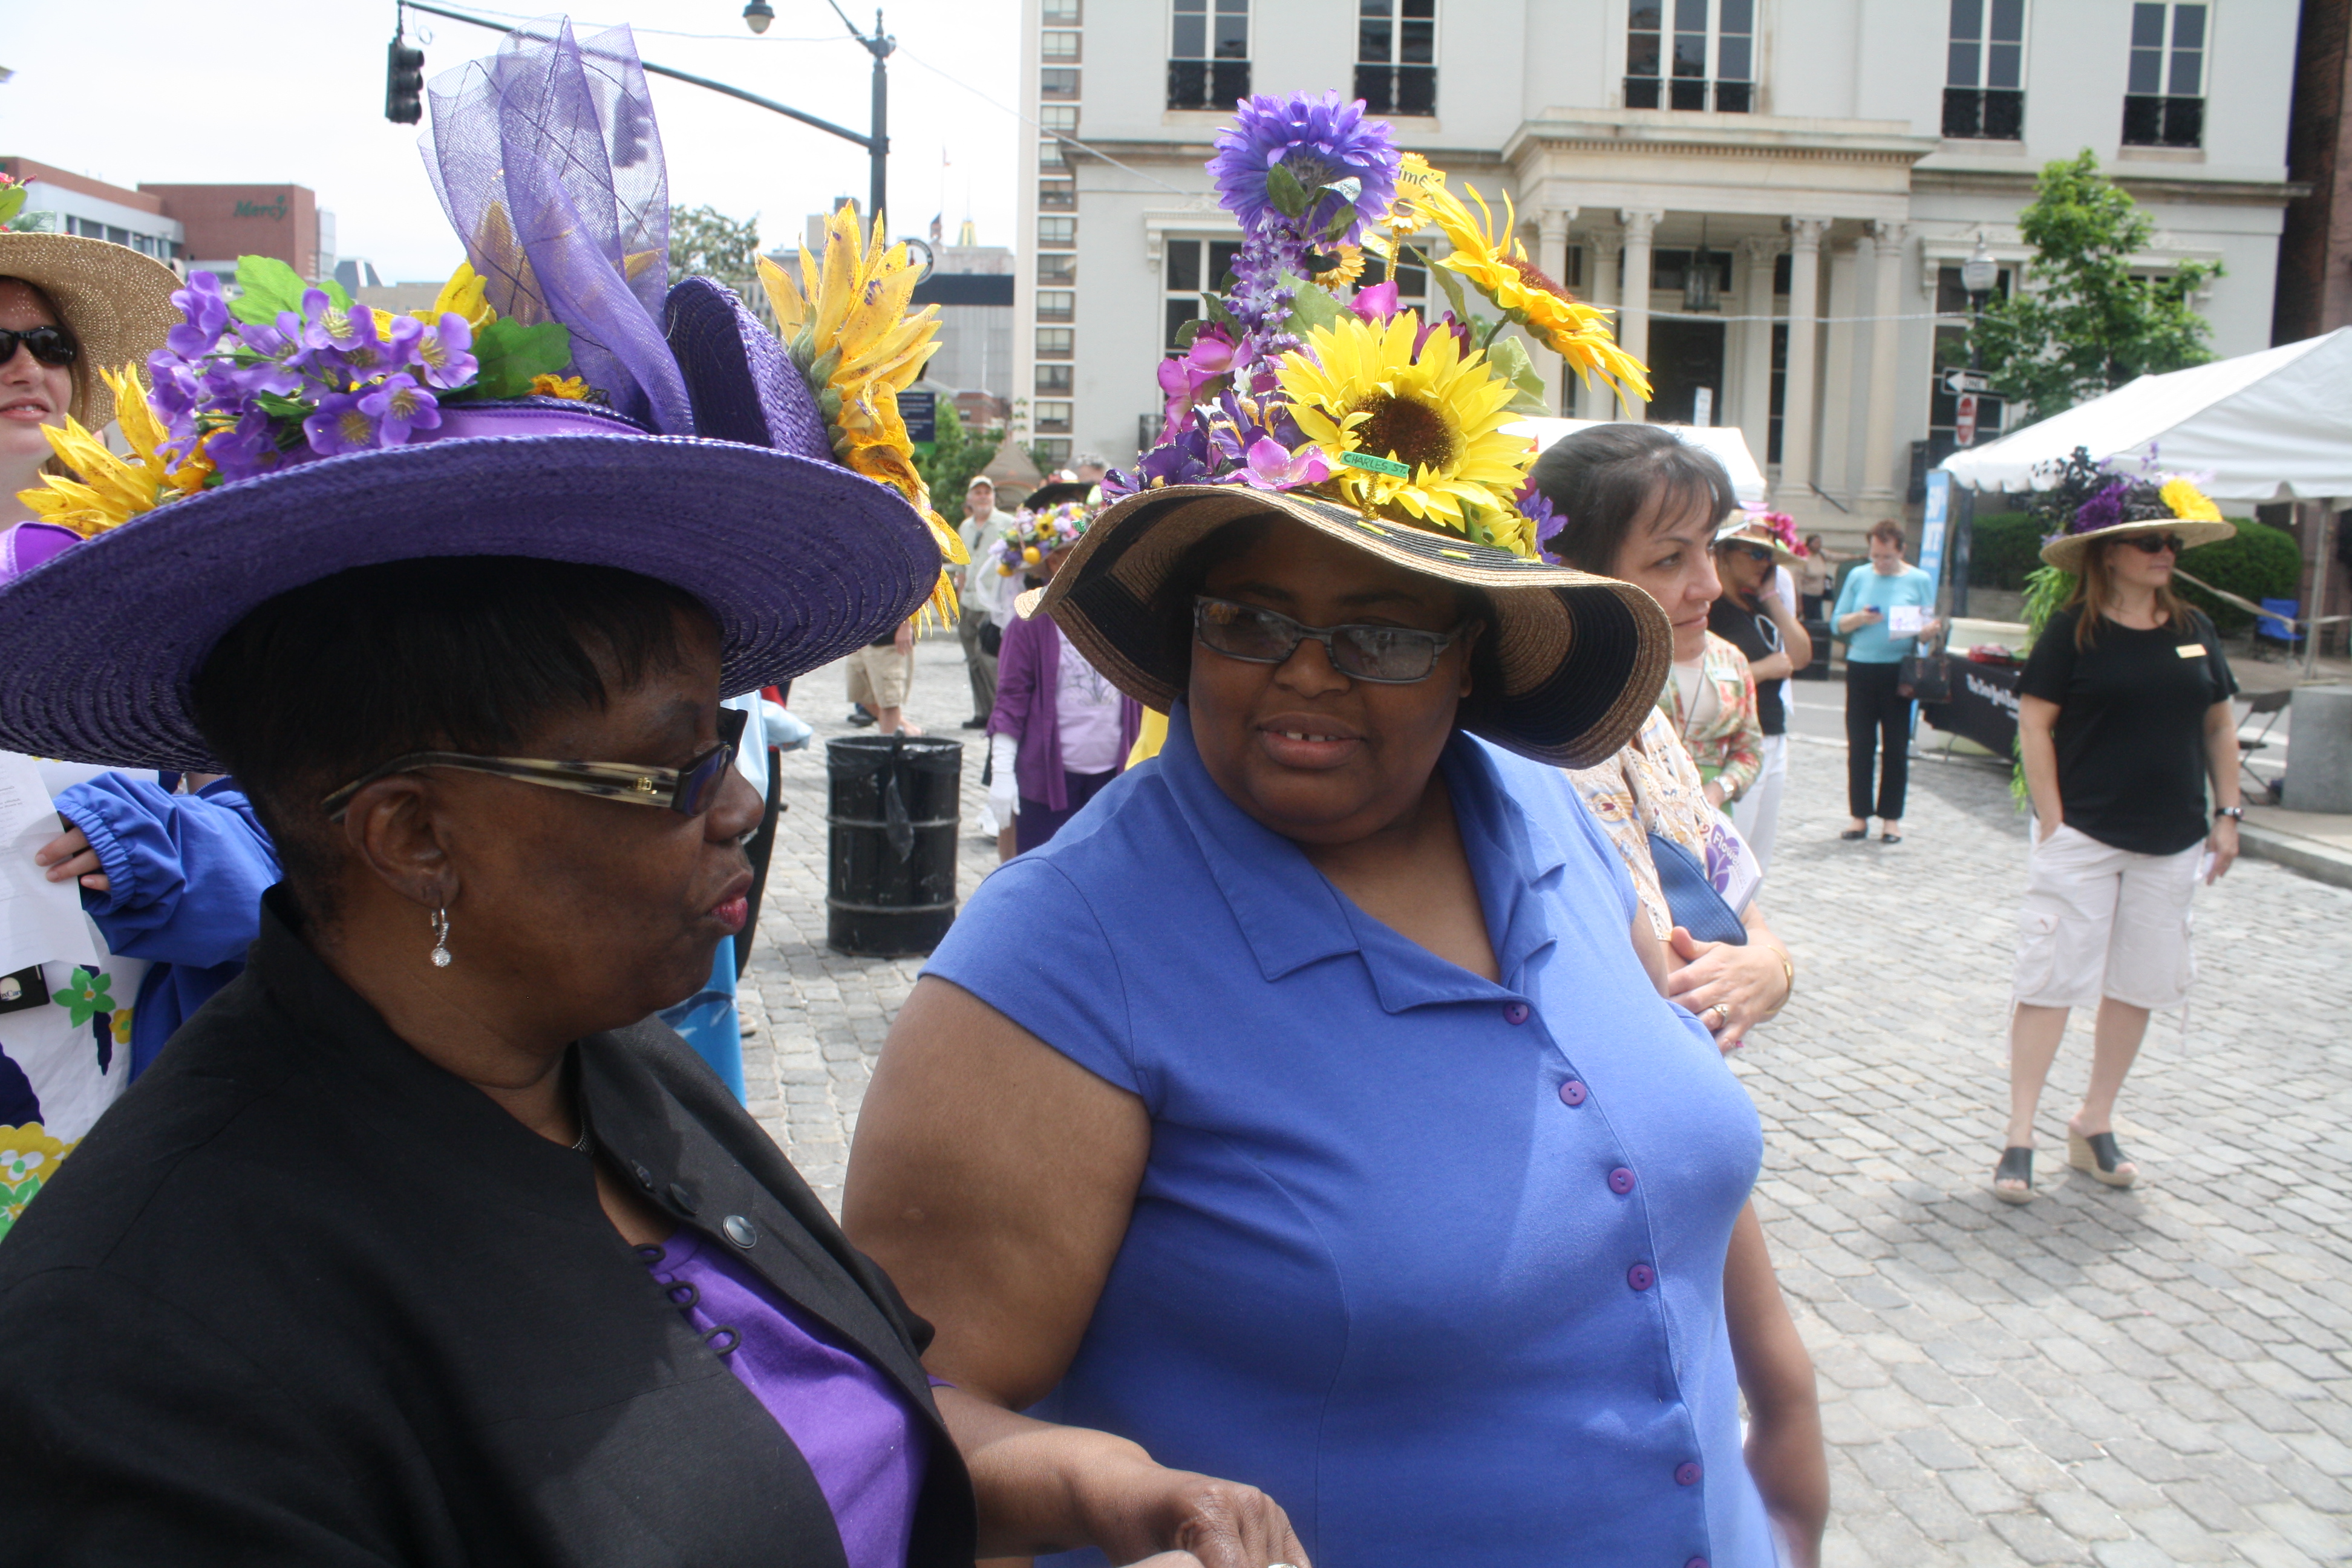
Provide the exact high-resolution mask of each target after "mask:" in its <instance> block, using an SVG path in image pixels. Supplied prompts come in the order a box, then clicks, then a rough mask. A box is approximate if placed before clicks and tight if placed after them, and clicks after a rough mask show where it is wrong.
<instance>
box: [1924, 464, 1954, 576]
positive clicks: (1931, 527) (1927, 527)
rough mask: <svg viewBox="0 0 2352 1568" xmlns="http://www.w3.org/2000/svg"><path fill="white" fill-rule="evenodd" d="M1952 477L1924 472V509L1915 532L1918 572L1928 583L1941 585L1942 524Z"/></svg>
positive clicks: (1946, 514) (1948, 511) (1947, 511)
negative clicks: (1923, 515)
mask: <svg viewBox="0 0 2352 1568" xmlns="http://www.w3.org/2000/svg"><path fill="white" fill-rule="evenodd" d="M1951 505H1952V476H1951V475H1950V474H1948V473H1946V472H1945V471H1944V470H1943V469H1941V468H1930V469H1928V470H1927V512H1926V515H1925V518H1924V520H1923V521H1922V522H1921V524H1920V528H1919V570H1920V571H1922V572H1925V573H1926V574H1927V578H1928V581H1930V582H1932V583H1935V584H1939V585H1940V584H1942V582H1943V581H1944V533H1945V520H1946V519H1947V518H1948V517H1949V516H1950V515H1951Z"/></svg>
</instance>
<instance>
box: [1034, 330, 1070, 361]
mask: <svg viewBox="0 0 2352 1568" xmlns="http://www.w3.org/2000/svg"><path fill="white" fill-rule="evenodd" d="M1077 340H1078V334H1077V333H1076V331H1072V330H1071V329H1070V328H1068V327H1040V328H1038V329H1037V357H1038V358H1039V359H1067V358H1069V357H1070V354H1071V352H1072V351H1073V350H1075V349H1076V347H1077Z"/></svg>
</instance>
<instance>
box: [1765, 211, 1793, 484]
mask: <svg viewBox="0 0 2352 1568" xmlns="http://www.w3.org/2000/svg"><path fill="white" fill-rule="evenodd" d="M1780 259H1781V260H1783V261H1786V260H1787V259H1788V257H1787V255H1786V254H1785V253H1784V254H1783V255H1782V256H1781V258H1780ZM1780 292H1781V293H1783V294H1785V293H1787V292H1788V289H1780ZM1788 398H1789V323H1788V322H1786V321H1775V322H1773V323H1772V390H1771V393H1770V395H1769V407H1768V409H1767V412H1766V414H1765V418H1764V460H1765V461H1766V462H1768V463H1777V462H1779V461H1780V422H1781V418H1782V416H1783V415H1785V414H1786V413H1787V407H1786V405H1787V403H1788Z"/></svg>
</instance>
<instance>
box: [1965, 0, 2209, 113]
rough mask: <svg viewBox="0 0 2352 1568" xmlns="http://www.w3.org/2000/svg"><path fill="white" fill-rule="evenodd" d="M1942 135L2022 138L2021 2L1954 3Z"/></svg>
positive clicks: (1973, 0)
mask: <svg viewBox="0 0 2352 1568" xmlns="http://www.w3.org/2000/svg"><path fill="white" fill-rule="evenodd" d="M2156 8H2157V9H2159V10H2160V9H2162V7H2160V6H2159V7H2156ZM1944 134H1945V135H1946V136H1948V137H1950V138H1952V139H1953V140H1955V141H1963V142H2015V141H2019V140H2021V138H2022V137H2023V136H2024V134H2025V0H1952V30H1951V42H1950V44H1949V46H1948V47H1947V49H1946V51H1945V56H1944Z"/></svg>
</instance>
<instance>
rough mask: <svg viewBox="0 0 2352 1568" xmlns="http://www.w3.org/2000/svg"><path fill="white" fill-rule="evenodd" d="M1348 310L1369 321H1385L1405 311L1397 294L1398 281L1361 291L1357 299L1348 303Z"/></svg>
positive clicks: (1390, 281) (1376, 284)
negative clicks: (1400, 311)
mask: <svg viewBox="0 0 2352 1568" xmlns="http://www.w3.org/2000/svg"><path fill="white" fill-rule="evenodd" d="M1348 309H1349V310H1352V311H1354V312H1355V313H1356V314H1357V315H1359V316H1360V317H1362V318H1363V319H1364V320H1365V321H1387V320H1388V319H1389V318H1390V317H1391V316H1393V315H1395V314H1396V313H1397V312H1398V311H1399V310H1403V309H1404V301H1403V300H1402V299H1401V298H1399V296H1398V294H1397V285H1396V279H1393V278H1391V279H1389V280H1388V281H1387V282H1385V283H1375V284H1373V285H1372V286H1371V287H1370V288H1369V289H1357V290H1356V297H1355V298H1354V299H1352V300H1349V301H1348Z"/></svg>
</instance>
